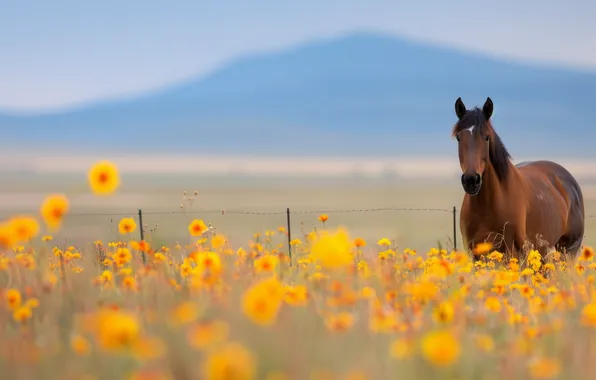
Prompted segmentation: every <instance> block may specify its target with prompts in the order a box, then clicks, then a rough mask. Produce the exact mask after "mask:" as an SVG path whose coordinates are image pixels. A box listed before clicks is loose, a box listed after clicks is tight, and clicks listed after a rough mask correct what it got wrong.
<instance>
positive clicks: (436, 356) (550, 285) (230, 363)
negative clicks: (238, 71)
mask: <svg viewBox="0 0 596 380" xmlns="http://www.w3.org/2000/svg"><path fill="white" fill-rule="evenodd" d="M87 180H88V183H89V191H91V192H92V193H93V194H95V195H96V196H98V197H109V196H110V194H113V193H114V192H117V191H118V188H119V185H120V176H119V174H118V169H117V168H116V167H115V166H114V165H113V164H111V163H109V162H107V161H102V162H99V163H97V164H96V165H95V166H93V167H92V168H90V170H89V175H88V178H87ZM69 212H70V206H69V201H68V198H67V197H66V196H65V195H63V194H49V195H48V196H47V197H46V199H45V200H44V201H43V202H42V204H41V205H39V213H38V214H37V215H14V216H13V217H11V218H9V219H7V220H5V221H2V222H0V291H1V293H2V294H1V297H2V302H3V305H2V306H1V307H0V331H1V334H2V335H1V337H2V339H1V340H0V370H1V371H2V377H1V378H2V379H73V380H74V379H80V380H83V379H87V380H90V379H98V380H99V379H131V380H132V379H139V380H140V379H146V380H149V379H152V380H157V379H183V380H184V379H206V380H207V379H214V380H215V379H221V380H223V379H246V380H249V379H265V380H274V379H275V380H281V379H299V380H302V379H313V380H314V379H321V380H322V379H338V380H339V379H341V380H348V379H350V380H356V379H389V378H401V379H422V378H432V377H434V378H440V379H487V380H488V379H495V380H496V379H500V378H507V379H578V380H581V379H592V378H593V376H594V373H596V363H595V362H592V360H591V359H592V358H593V357H594V356H595V355H596V297H595V295H596V293H595V287H594V278H595V275H596V262H595V261H594V251H593V250H592V249H591V248H590V247H584V248H583V250H582V252H581V253H580V254H579V255H578V257H577V258H566V257H564V256H563V255H561V254H560V253H558V252H552V253H551V254H549V255H548V256H547V257H541V256H540V255H539V254H538V252H537V251H529V252H528V253H527V255H526V256H525V257H522V258H519V259H512V258H507V257H505V256H504V255H503V254H502V253H500V252H497V251H493V250H492V247H491V246H490V245H480V246H478V247H476V250H475V251H474V252H473V253H470V254H467V253H465V252H460V251H451V250H447V249H442V248H430V249H429V250H428V251H426V252H420V251H415V250H412V249H408V248H399V247H397V246H395V243H394V242H393V241H392V240H390V239H388V238H386V237H383V236H379V237H378V239H376V240H375V241H370V240H369V241H365V240H364V239H362V238H360V237H358V236H351V234H350V233H349V231H347V230H346V229H343V228H339V229H329V228H327V224H328V223H329V220H328V219H329V217H328V216H327V215H324V214H323V215H319V216H318V220H317V221H316V223H317V227H316V229H313V230H312V231H303V233H302V234H301V235H299V236H293V237H294V240H292V241H291V252H289V251H288V247H287V235H286V233H287V231H286V230H285V228H284V227H280V226H255V228H254V230H255V231H254V233H255V235H254V236H253V239H251V241H247V242H246V243H245V244H243V245H240V246H231V243H230V242H229V237H228V236H225V235H223V234H219V233H216V232H215V231H214V230H212V229H211V228H209V226H208V224H209V220H201V219H190V220H188V225H187V226H188V227H187V228H188V230H187V231H185V233H186V234H187V236H188V240H187V241H185V242H178V243H177V242H171V244H168V245H165V246H162V245H158V244H157V243H156V242H155V241H153V240H152V236H151V233H150V232H149V231H147V232H146V234H145V240H142V241H139V240H137V239H136V237H137V236H138V229H139V228H142V226H138V225H137V224H136V221H135V220H134V219H130V218H123V219H121V220H119V224H118V233H119V239H117V240H114V241H99V240H97V241H90V242H88V244H86V245H82V246H69V245H65V244H62V243H60V242H58V241H54V240H53V238H52V236H53V234H55V233H57V231H59V230H60V228H61V226H62V221H63V219H64V218H65V217H66V216H67V215H68V213H69ZM294 235H295V233H294ZM290 253H291V256H290Z"/></svg>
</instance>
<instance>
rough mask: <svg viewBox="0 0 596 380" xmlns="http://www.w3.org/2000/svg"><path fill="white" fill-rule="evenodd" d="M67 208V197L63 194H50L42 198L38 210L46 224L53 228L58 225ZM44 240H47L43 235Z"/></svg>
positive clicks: (68, 206)
mask: <svg viewBox="0 0 596 380" xmlns="http://www.w3.org/2000/svg"><path fill="white" fill-rule="evenodd" d="M69 208H70V205H69V202H68V198H66V196H65V195H64V194H51V195H48V196H47V197H46V198H45V199H44V201H43V202H42V204H41V208H40V210H39V212H40V214H41V217H42V218H43V220H44V222H45V223H46V225H47V226H48V227H50V228H52V229H55V228H58V227H60V225H61V224H62V219H63V218H64V215H66V213H67V212H68V210H69ZM50 238H51V237H50ZM44 241H47V240H45V237H44Z"/></svg>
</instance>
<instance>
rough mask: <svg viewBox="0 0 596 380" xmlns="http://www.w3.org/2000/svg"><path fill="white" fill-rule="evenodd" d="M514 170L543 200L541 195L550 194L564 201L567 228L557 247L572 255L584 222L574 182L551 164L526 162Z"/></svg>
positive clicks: (547, 162) (580, 194)
mask: <svg viewBox="0 0 596 380" xmlns="http://www.w3.org/2000/svg"><path fill="white" fill-rule="evenodd" d="M515 166H516V168H518V170H519V172H520V173H521V174H522V175H523V176H524V177H525V178H526V180H527V181H528V182H529V184H530V185H531V188H532V189H533V190H538V192H539V193H542V195H541V196H542V197H544V193H543V192H544V191H547V190H550V191H551V192H552V194H553V195H554V194H555V193H558V194H560V196H561V197H562V199H564V202H565V209H566V214H567V215H566V218H565V219H566V221H565V222H564V225H565V226H566V227H565V231H564V233H563V236H562V237H561V238H560V240H559V242H558V245H559V246H560V247H562V248H565V249H566V250H567V251H568V252H569V253H572V254H575V252H577V250H578V249H579V247H580V245H581V242H582V239H583V234H584V222H585V211H584V199H583V194H582V191H581V188H580V186H579V183H578V182H577V180H576V179H575V178H574V177H573V175H572V174H571V173H570V172H569V171H568V170H567V169H565V168H564V167H563V166H561V165H560V164H557V163H556V162H552V161H526V162H521V163H519V164H517V165H515ZM538 196H540V195H537V197H538ZM542 207H544V206H542Z"/></svg>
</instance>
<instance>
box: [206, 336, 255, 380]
mask: <svg viewBox="0 0 596 380" xmlns="http://www.w3.org/2000/svg"><path fill="white" fill-rule="evenodd" d="M256 364H257V363H256V357H255V356H254V355H253V354H252V353H251V352H250V351H248V350H247V349H246V348H245V347H244V346H242V345H241V344H240V343H236V342H231V343H227V344H226V345H224V346H222V347H219V348H217V349H215V350H213V351H211V352H210V353H209V356H207V358H206V359H205V361H204V362H203V365H202V371H201V372H202V376H201V378H203V379H205V380H222V379H226V380H252V379H255V378H256Z"/></svg>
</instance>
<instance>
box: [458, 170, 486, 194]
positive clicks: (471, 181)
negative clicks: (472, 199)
mask: <svg viewBox="0 0 596 380" xmlns="http://www.w3.org/2000/svg"><path fill="white" fill-rule="evenodd" d="M461 185H462V187H463V188H464V191H465V192H466V193H468V194H470V195H476V194H478V193H479V192H480V187H481V186H482V176H481V175H480V174H477V173H476V174H463V175H462V176H461Z"/></svg>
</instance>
